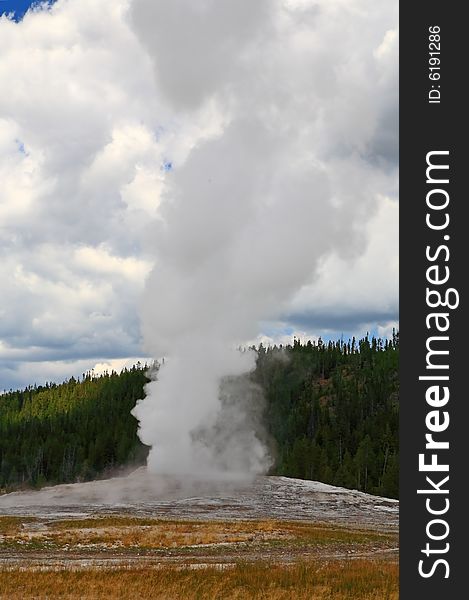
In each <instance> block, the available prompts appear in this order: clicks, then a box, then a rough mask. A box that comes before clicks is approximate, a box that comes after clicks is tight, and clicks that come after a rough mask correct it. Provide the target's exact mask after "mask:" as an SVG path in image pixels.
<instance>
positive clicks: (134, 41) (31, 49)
mask: <svg viewBox="0 0 469 600" xmlns="http://www.w3.org/2000/svg"><path fill="white" fill-rule="evenodd" d="M227 11H228V12H227ZM396 23H397V5H395V3H392V2H391V3H389V2H385V1H384V0H383V1H379V2H375V3H372V2H371V1H369V0H353V1H350V0H348V1H334V2H331V1H329V2H325V1H324V2H322V1H321V2H319V3H317V2H310V1H308V0H288V1H287V0H285V2H283V3H282V2H281V1H280V0H262V1H261V2H256V3H252V2H248V1H247V0H243V1H241V2H240V1H237V2H233V1H231V2H225V3H217V2H215V1H214V0H204V2H200V3H197V2H192V3H189V2H187V1H184V0H174V2H169V3H155V2H146V1H144V0H134V1H133V2H131V1H130V0H114V1H113V2H96V1H95V0H58V2H56V3H55V4H54V5H53V6H52V8H51V9H50V10H47V11H42V12H41V11H39V12H38V11H36V12H34V13H28V14H27V15H26V16H25V18H24V20H23V21H21V22H20V23H14V22H12V21H9V20H8V19H7V18H6V17H2V18H1V19H0V53H1V55H2V60H1V61H0V87H1V89H2V90H4V93H3V94H2V95H1V96H0V179H1V181H2V185H1V189H0V278H1V279H0V281H1V282H2V284H1V288H2V289H1V294H0V323H1V324H0V342H1V345H0V361H1V366H0V388H1V387H9V385H10V384H11V382H15V384H16V383H19V382H21V381H22V382H23V383H29V382H31V380H32V379H37V380H42V379H46V378H49V377H51V378H52V377H58V378H60V377H62V376H64V375H66V374H67V368H68V367H70V369H71V370H70V374H71V373H75V372H76V371H75V370H73V369H75V366H74V365H76V366H78V365H79V366H80V369H82V368H83V369H84V370H87V369H86V368H85V367H84V365H85V363H86V364H87V365H89V366H88V367H87V368H91V367H92V366H93V365H94V364H95V363H96V362H109V361H111V360H117V359H119V360H121V359H122V360H123V359H125V358H127V357H129V356H130V357H132V356H138V355H139V354H140V353H141V352H142V349H141V345H140V326H139V321H138V317H137V312H138V309H137V306H138V303H139V298H140V296H141V291H142V287H143V284H144V279H145V277H146V275H147V273H148V270H149V266H150V264H152V262H153V260H154V255H155V251H156V249H157V248H158V249H161V248H162V247H163V248H164V243H165V241H164V233H163V232H164V227H165V223H166V222H167V221H168V219H169V220H171V219H172V222H173V224H174V223H176V225H175V226H176V227H179V228H180V229H179V232H180V233H182V232H184V235H185V236H186V237H185V239H184V240H183V241H182V242H181V245H180V246H179V247H176V248H174V247H173V246H172V247H171V253H173V252H174V254H172V256H173V259H174V260H176V261H180V262H181V264H182V265H183V266H184V264H185V265H186V267H187V269H189V270H190V269H191V268H192V267H193V264H194V261H197V260H198V259H200V258H201V257H203V256H205V255H207V256H210V255H211V253H212V252H213V248H218V249H220V254H219V255H218V259H217V258H214V262H213V265H212V266H213V268H214V269H216V268H217V264H216V260H219V261H220V262H219V264H218V267H220V265H223V264H224V262H223V261H224V260H225V258H226V254H225V255H224V254H223V252H224V251H225V250H226V249H227V248H229V243H230V240H231V241H232V242H233V243H234V242H235V241H236V243H238V242H239V243H241V251H240V253H239V254H237V259H236V260H235V261H234V262H233V263H231V264H232V268H233V271H232V272H231V275H230V276H233V277H234V279H233V281H235V280H236V277H238V276H239V273H240V271H241V270H242V269H243V265H246V264H249V265H250V269H248V270H247V272H246V277H247V278H249V277H251V278H252V280H257V281H258V287H257V289H256V292H255V294H253V299H252V301H253V303H254V304H256V303H257V308H256V311H257V312H259V313H262V310H263V306H265V308H266V313H268V314H266V315H265V318H267V317H269V316H272V318H276V315H275V314H273V313H275V310H274V309H276V308H277V307H280V308H281V309H282V311H283V313H289V314H290V315H291V317H292V320H291V322H290V323H289V324H288V323H287V325H289V326H291V327H293V328H295V330H298V331H303V330H304V331H311V333H313V334H314V331H313V330H312V329H311V330H310V329H309V328H308V329H307V328H306V326H305V327H303V326H302V325H297V324H296V322H297V320H298V319H300V318H302V317H303V316H304V315H307V314H310V313H311V310H310V306H311V303H313V304H314V306H315V307H317V310H316V309H314V310H316V312H317V313H318V314H319V313H321V315H322V316H323V317H324V319H327V316H328V314H330V311H329V308H330V309H331V310H332V313H333V316H334V315H335V314H336V313H337V314H339V313H340V314H343V315H345V316H346V318H347V319H348V320H349V322H350V323H354V322H356V318H355V317H354V315H356V314H357V313H358V312H360V310H362V308H363V307H365V308H366V311H368V314H372V315H373V314H378V313H379V312H380V311H382V309H383V307H384V309H386V310H387V311H388V312H389V313H391V312H393V311H394V312H393V319H394V318H395V317H396V310H397V308H396V289H397V267H396V266H395V265H394V263H393V261H395V259H396V256H397V248H396V245H395V244H394V242H392V240H391V238H392V239H393V240H394V239H395V238H396V236H397V224H396V221H395V213H394V212H393V210H394V209H393V208H392V207H393V206H394V204H393V203H394V199H391V200H390V199H389V198H395V196H396V189H395V180H396V168H397V129H396V111H397V27H396ZM214 44H215V45H216V46H217V51H216V52H213V47H214ZM241 126H242V127H243V128H244V129H242V128H241ZM230 136H231V137H230ZM243 140H244V141H243ZM246 140H247V142H246ZM233 148H234V149H235V150H233ZM266 149H267V150H266ZM240 151H241V154H240V153H239V152H240ZM207 161H208V162H207ZM210 161H211V162H210ZM286 162H287V163H288V169H284V166H285V163H286ZM169 163H171V164H172V166H173V171H171V170H165V167H164V165H168V164H169ZM207 164H211V165H212V167H211V168H210V169H207V167H206V165H207ZM267 178H271V183H270V184H269V186H268V187H269V188H270V191H269V193H268V194H265V195H264V196H263V198H262V202H260V203H259V204H256V202H257V196H256V194H257V192H256V193H253V187H252V186H253V182H254V183H255V185H258V189H263V190H266V189H267V187H266V186H265V181H267ZM227 181H229V184H230V186H231V188H230V189H229V190H228V192H226V190H225V187H224V186H225V184H226V182H227ZM223 182H225V183H223ZM256 182H257V183H256ZM195 183H196V184H197V186H196V187H197V189H195V190H194V193H193V196H192V197H193V202H192V204H190V203H188V204H186V205H185V208H184V211H183V213H182V214H180V215H179V216H178V218H177V219H174V218H173V217H170V216H168V210H169V211H171V210H176V211H177V210H178V208H177V206H178V203H177V201H176V202H175V203H174V204H173V208H172V209H169V208H164V206H165V201H164V200H165V198H168V195H169V194H174V193H175V192H177V193H179V192H180V193H184V194H185V193H190V194H192V189H193V188H194V184H195ZM204 186H205V187H204ZM178 190H179V192H178ZM214 190H215V192H214ZM233 190H236V193H235V194H233V193H232V192H233ZM216 195H218V196H217V197H219V198H220V202H219V203H218V204H216V205H213V206H212V204H211V201H212V199H213V198H214V197H215V196H216ZM282 195H284V196H286V195H288V197H289V204H288V205H287V204H284V203H282ZM321 198H322V199H324V201H322V203H321V202H320V201H319V200H320V199H321ZM313 200H314V201H313ZM204 202H206V207H211V212H210V220H211V221H210V223H211V226H210V227H207V223H206V221H205V219H206V217H205V216H204V215H205V213H204V212H203V211H201V210H200V207H201V206H202V207H203V203H204ZM200 203H202V204H200ZM169 204H170V203H169ZM166 205H167V206H168V203H166ZM212 208H213V210H212ZM271 208H273V210H270V209H271ZM370 217H371V220H370ZM154 222H156V223H157V224H156V225H154ZM212 225H213V226H212ZM370 227H372V228H374V229H373V230H371V229H370ZM377 231H380V232H381V234H380V236H378V234H377V233H376V232H377ZM385 238H386V239H387V243H385V242H384V239H385ZM305 240H306V241H305ZM380 240H381V241H380ZM368 241H369V246H368V249H366V248H367V243H368ZM188 245H189V246H190V247H191V253H190V255H187V253H186V248H187V247H188ZM289 245H290V246H291V248H290V249H289ZM295 245H296V246H298V248H297V250H298V249H300V248H303V250H304V255H303V256H302V259H301V260H299V261H296V263H295V264H292V262H291V256H292V252H293V254H295V252H296V250H295V248H294V247H295ZM223 249H224V250H223ZM230 251H231V250H228V252H230ZM364 251H365V254H363V255H362V253H363V252H364ZM382 253H384V255H383V254H382ZM297 255H298V254H297ZM388 255H389V257H388ZM378 256H381V262H383V261H384V264H382V265H381V266H380V264H379V262H380V259H379V258H377V257H378ZM383 256H384V258H383ZM346 257H348V258H346ZM308 261H310V263H311V264H310V267H311V269H310V271H311V278H312V279H314V282H317V281H319V282H320V286H319V287H318V286H317V285H316V287H311V286H306V287H305V289H304V290H303V291H302V292H301V293H300V294H297V295H296V296H295V300H294V302H293V304H290V297H289V296H288V294H285V295H282V294H281V295H280V296H278V294H277V285H278V282H279V277H281V280H282V281H283V282H284V284H285V288H288V289H293V288H295V286H296V285H297V282H299V281H301V280H302V279H303V278H304V273H305V272H306V271H307V270H308V269H307V263H308ZM274 263H275V265H276V267H275V269H273V268H268V269H266V268H265V265H266V264H268V265H272V264H274ZM316 267H318V270H317V272H315V269H316ZM308 268H309V267H308ZM269 269H270V270H269ZM351 273H352V274H353V277H351V276H350V274H351ZM197 276H200V277H201V279H200V282H201V283H200V285H204V284H206V283H207V282H206V281H204V276H203V274H200V273H198V274H197ZM194 277H196V276H195V275H194ZM338 278H340V279H341V282H340V283H338V282H337V279H338ZM191 281H192V280H191ZM191 281H189V282H188V285H189V288H188V289H190V285H191ZM227 281H229V280H227ZM245 281H246V282H247V279H246V280H245ZM224 282H225V279H223V278H222V279H221V281H220V285H221V289H219V290H216V289H213V290H212V291H213V294H214V302H216V300H217V294H219V297H218V298H219V299H220V301H224V292H223V283H224ZM228 291H229V292H230V293H231V291H232V290H228ZM184 293H187V290H186V289H180V288H179V287H178V286H177V285H176V286H175V288H174V290H173V291H172V295H171V297H170V298H168V309H169V308H174V306H175V305H178V303H181V302H182V301H183V298H184V296H183V294H184ZM191 300H192V301H193V302H194V303H197V302H203V301H204V300H203V294H201V295H200V297H199V296H197V294H195V295H192V296H191ZM161 302H163V303H164V300H163V299H161ZM263 303H264V304H263ZM163 308H164V306H163ZM313 308H314V307H313ZM308 311H309V312H308ZM328 311H329V312H328ZM313 312H314V311H313ZM172 314H174V312H173V313H172ZM191 314H193V313H191V312H190V311H189V312H188V313H187V314H185V315H182V316H181V314H179V317H178V318H177V321H178V322H177V323H175V322H174V320H171V319H169V320H168V321H167V326H168V331H175V330H176V331H177V330H178V329H180V328H184V326H185V325H186V324H185V321H184V319H186V318H187V319H189V318H190V316H191ZM256 314H257V313H256ZM211 316H213V315H210V314H209V315H207V320H206V321H204V319H201V322H200V327H201V330H203V329H204V327H205V328H206V327H210V318H211ZM297 317H298V319H297ZM365 317H366V315H365V316H364V317H363V318H365ZM360 318H361V317H360ZM390 320H391V318H390ZM382 326H383V327H384V325H382ZM170 328H173V329H172V330H171V329H170ZM239 333H240V335H243V333H245V335H246V338H248V339H249V338H252V334H251V332H250V331H248V330H246V331H245V332H243V331H242V330H240V332H239ZM169 335H170V333H169ZM56 361H57V362H56ZM64 361H71V362H64ZM110 364H112V363H110ZM31 365H36V367H37V368H36V367H34V368H33V367H31ZM54 365H56V370H55V373H56V376H54V375H53V373H54ZM41 368H42V369H43V370H42V371H41Z"/></svg>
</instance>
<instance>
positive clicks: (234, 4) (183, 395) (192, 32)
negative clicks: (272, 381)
mask: <svg viewBox="0 0 469 600" xmlns="http://www.w3.org/2000/svg"><path fill="white" fill-rule="evenodd" d="M334 7H335V4H334V3H328V2H325V1H324V2H319V4H318V3H315V4H314V6H313V5H309V4H308V3H307V2H301V3H299V2H292V1H287V0H285V1H284V2H282V1H280V0H262V1H259V2H254V3H252V2H248V1H247V0H224V1H223V2H220V1H219V0H204V1H203V2H193V1H191V0H173V1H171V2H153V1H152V0H134V2H133V3H132V5H131V19H132V23H133V28H134V31H135V33H136V35H137V36H138V37H139V39H140V42H141V43H142V45H143V46H144V47H145V48H146V50H147V52H148V55H149V56H150V58H151V60H152V62H153V66H154V73H155V80H156V83H157V86H158V89H159V92H160V94H161V98H160V102H161V106H162V114H165V115H166V117H165V118H166V121H165V124H164V127H163V133H162V134H161V144H162V145H164V144H165V143H167V146H168V153H170V152H172V153H173V154H174V156H173V155H170V156H169V159H168V160H170V161H171V164H172V169H171V170H169V171H168V172H166V174H165V186H164V190H163V192H162V195H161V197H160V198H158V199H155V202H156V201H157V200H158V204H159V209H158V218H157V220H155V222H154V223H152V224H151V227H150V228H149V230H148V235H147V240H146V242H147V250H148V252H149V253H151V254H152V255H153V257H154V265H155V266H154V268H153V270H152V272H151V274H150V276H149V277H148V280H147V282H146V289H145V293H144V297H143V300H142V307H141V322H142V332H143V337H144V344H145V349H146V351H147V352H149V353H150V354H151V355H152V356H155V357H161V356H164V357H165V358H166V360H165V363H164V365H162V367H161V368H160V370H159V371H158V373H157V377H156V378H155V379H154V380H152V381H151V382H150V383H149V384H148V385H147V386H146V397H145V399H143V400H142V401H140V402H139V403H138V404H137V406H136V408H135V409H134V414H135V416H136V417H137V418H138V420H139V423H140V433H139V435H140V437H141V439H142V441H143V442H144V443H146V444H149V445H151V446H152V449H151V452H150V455H149V460H148V467H149V469H150V470H152V471H154V472H159V473H173V474H174V473H179V474H184V473H190V474H195V473H199V474H201V475H207V474H222V473H223V474H227V473H228V474H229V473H232V474H239V473H247V474H256V473H261V472H265V470H266V468H268V466H269V464H270V459H269V456H268V452H267V449H266V444H265V434H264V432H263V431H262V425H261V413H262V394H261V393H260V390H259V389H258V388H256V386H255V385H254V384H253V383H252V381H251V380H250V377H249V373H250V372H251V371H252V370H253V368H254V366H255V353H254V352H252V351H244V352H243V351H239V350H236V348H238V347H239V346H240V345H242V344H243V343H245V342H246V340H252V339H255V338H256V336H257V335H258V334H259V333H260V330H259V327H260V326H259V323H260V322H261V321H264V322H265V321H267V320H269V319H271V320H273V319H278V318H281V316H282V314H287V313H288V307H289V303H290V302H291V299H292V297H293V296H294V295H295V293H297V292H298V290H300V289H301V288H302V286H304V285H307V284H310V283H311V282H312V281H313V280H314V278H315V276H316V274H317V272H318V267H319V266H320V265H321V264H322V263H321V261H323V260H324V259H325V258H326V257H327V256H329V255H331V254H332V253H336V254H339V255H341V256H346V257H351V258H352V257H354V256H358V255H359V254H360V252H361V251H362V250H363V248H364V235H363V232H364V228H365V225H366V222H367V220H368V218H369V217H370V216H371V215H372V214H373V212H374V210H375V208H376V206H377V203H378V201H379V193H381V191H382V189H383V187H385V186H386V185H387V183H386V182H387V177H390V175H386V174H384V171H383V170H382V169H381V167H380V162H379V161H376V160H374V161H372V160H367V159H366V155H367V152H368V151H369V150H370V149H371V148H372V147H374V146H377V144H378V142H379V140H377V137H376V136H377V135H378V133H377V132H378V130H379V127H381V129H382V125H381V124H382V120H383V118H385V117H386V115H384V112H385V111H388V108H387V106H388V102H381V100H382V97H381V96H382V95H383V94H388V93H389V92H390V89H391V88H390V89H387V87H386V85H387V83H386V82H387V80H386V78H383V69H382V64H381V62H382V61H383V60H385V59H386V56H387V55H386V52H387V46H386V47H385V46H383V45H382V42H383V39H384V38H385V35H386V32H387V31H388V29H389V26H390V22H391V24H393V22H394V15H392V19H390V18H389V17H390V15H389V14H388V13H387V11H386V10H384V9H385V5H384V4H383V6H381V5H380V11H376V14H375V13H373V16H372V17H370V16H369V15H368V16H367V15H363V16H360V14H361V13H360V14H359V13H358V12H357V11H354V12H353V19H349V18H348V17H349V15H348V14H347V10H348V9H347V6H346V5H344V6H342V7H341V11H339V13H337V11H336V9H335V8H334ZM350 10H352V11H353V7H351V8H350ZM334 11H335V12H334ZM331 13H333V14H331ZM350 23H352V26H350ZM364 29H367V30H369V35H362V33H363V31H364ZM388 37H389V36H388ZM339 38H340V44H336V43H334V40H335V39H339ZM386 39H387V38H386ZM383 43H384V42H383ZM380 44H381V45H380ZM388 45H389V44H388ZM377 48H379V49H380V51H379V52H378V50H377ZM383 57H384V58H383ZM380 104H382V105H383V111H384V112H383V114H381V113H380V111H379V110H378V108H379V106H380ZM388 112H389V111H388ZM386 114H387V113H386Z"/></svg>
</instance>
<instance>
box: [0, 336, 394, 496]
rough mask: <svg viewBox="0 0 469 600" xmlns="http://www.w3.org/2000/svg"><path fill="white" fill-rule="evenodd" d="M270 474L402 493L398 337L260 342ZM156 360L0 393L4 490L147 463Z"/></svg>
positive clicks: (0, 486) (258, 372)
mask: <svg viewBox="0 0 469 600" xmlns="http://www.w3.org/2000/svg"><path fill="white" fill-rule="evenodd" d="M256 351H257V356H258V357H257V366H256V369H255V371H254V372H253V373H252V374H251V377H252V379H253V380H254V381H255V382H256V383H258V384H259V385H260V386H261V387H262V389H263V390H264V394H265V398H266V408H265V423H266V426H267V430H268V433H269V436H270V440H271V446H272V453H273V455H274V457H275V465H274V467H273V468H272V471H271V474H275V475H285V476H290V477H299V478H303V479H314V480H318V481H323V482H325V483H331V484H333V485H339V486H343V487H348V488H354V489H359V490H363V491H366V492H369V493H373V494H379V495H385V496H390V497H397V495H398V464H399V445H398V421H399V401H398V392H399V382H398V361H399V336H398V334H397V333H395V334H394V335H393V337H392V339H391V340H384V341H383V340H381V339H377V338H371V339H370V338H368V336H367V337H365V338H363V339H361V340H359V341H356V340H355V339H352V340H350V341H348V342H343V341H342V340H340V341H337V342H328V343H324V342H323V341H322V340H321V339H319V340H318V341H316V342H312V341H308V342H307V343H302V342H300V341H299V340H295V342H294V343H293V344H292V345H287V346H273V347H268V348H265V347H264V346H262V344H261V345H260V346H259V347H258V348H256ZM146 372H147V366H146V365H141V364H137V365H135V366H134V367H132V368H131V369H124V370H123V371H122V372H121V373H120V374H118V373H116V372H111V373H104V374H103V375H100V376H96V375H94V374H93V373H86V374H83V376H82V378H81V379H75V378H73V377H72V378H71V379H69V380H68V381H65V382H64V383H62V384H55V383H46V384H45V385H43V386H36V385H35V386H28V387H27V388H25V389H23V390H17V391H9V392H7V393H4V394H2V395H0V490H1V491H3V492H5V491H9V490H12V489H21V488H26V487H41V486H43V485H45V484H47V485H51V484H56V483H65V482H74V481H87V480H91V479H95V478H97V477H105V476H107V475H109V474H111V473H115V472H116V469H120V468H122V467H125V466H138V465H141V464H144V463H145V460H146V456H147V453H148V447H146V446H144V445H143V444H142V443H141V442H140V440H139V439H138V436H137V421H136V419H135V418H134V417H133V416H132V415H131V414H130V411H131V409H132V408H133V407H134V406H135V403H136V401H137V400H138V399H140V398H142V397H143V394H144V389H143V388H144V384H145V383H146V382H147V381H148V379H147V377H146Z"/></svg>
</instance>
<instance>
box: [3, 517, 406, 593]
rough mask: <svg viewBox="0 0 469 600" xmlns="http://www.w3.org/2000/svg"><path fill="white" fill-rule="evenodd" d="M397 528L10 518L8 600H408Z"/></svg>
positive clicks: (5, 558)
mask: <svg viewBox="0 0 469 600" xmlns="http://www.w3.org/2000/svg"><path fill="white" fill-rule="evenodd" d="M396 547H397V536H396V533H395V532H394V533H390V532H382V531H381V532H377V531H374V530H370V529H368V530H367V529H351V528H348V527H344V526H338V525H331V524H321V523H311V522H300V521H291V522H290V521H280V520H269V519H264V520H247V521H241V520H240V521H215V520H214V521H208V520H190V521H189V520H187V521H177V520H165V519H154V518H135V517H131V516H128V515H124V516H103V517H99V516H98V517H95V518H85V519H83V518H76V519H59V518H56V519H47V520H46V519H44V518H42V519H41V518H34V517H19V516H16V517H10V516H3V517H0V565H1V568H0V598H2V599H5V600H6V599H8V600H10V599H11V600H20V599H21V600H23V599H25V600H26V599H28V600H29V599H32V598H43V599H46V598H63V599H66V598H69V599H78V598H86V599H96V600H98V599H99V600H104V599H106V600H107V599H113V598H122V599H129V600H130V599H132V600H133V599H145V600H146V599H153V598H154V599H158V600H159V599H161V600H172V599H188V600H191V599H194V600H195V599H213V600H215V599H217V600H218V599H225V598H226V599H231V598H233V599H240V600H241V599H244V598H246V599H250V598H265V599H266V600H267V599H272V600H280V599H284V598H285V599H286V598H297V599H299V600H302V599H305V600H306V599H308V600H310V599H318V600H322V599H329V600H331V599H334V600H335V599H337V600H342V599H344V600H345V599H350V600H355V599H359V598H360V599H363V600H394V599H397V598H398V591H397V590H398V567H397V552H396Z"/></svg>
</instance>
